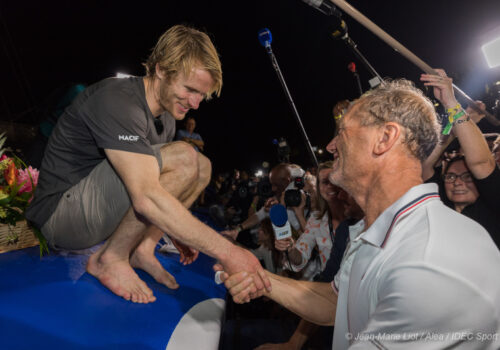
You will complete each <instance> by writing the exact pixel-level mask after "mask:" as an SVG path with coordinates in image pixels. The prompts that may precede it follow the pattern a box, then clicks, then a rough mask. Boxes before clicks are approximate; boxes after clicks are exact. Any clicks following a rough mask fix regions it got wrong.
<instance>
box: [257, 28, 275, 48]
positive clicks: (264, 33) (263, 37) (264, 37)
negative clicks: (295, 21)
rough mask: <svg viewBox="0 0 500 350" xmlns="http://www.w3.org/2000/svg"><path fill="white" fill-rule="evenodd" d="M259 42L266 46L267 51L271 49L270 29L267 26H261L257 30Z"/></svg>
mask: <svg viewBox="0 0 500 350" xmlns="http://www.w3.org/2000/svg"><path fill="white" fill-rule="evenodd" d="M259 42H260V44H261V45H262V46H264V47H265V48H266V51H267V52H270V51H271V43H272V42H273V36H272V35H271V31H270V30H269V29H267V28H262V29H261V30H259Z"/></svg>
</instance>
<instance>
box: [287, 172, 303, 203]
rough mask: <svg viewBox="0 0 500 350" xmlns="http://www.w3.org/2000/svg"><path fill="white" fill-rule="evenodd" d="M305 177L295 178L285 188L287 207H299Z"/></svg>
mask: <svg viewBox="0 0 500 350" xmlns="http://www.w3.org/2000/svg"><path fill="white" fill-rule="evenodd" d="M303 188H304V178H303V177H297V178H295V179H294V180H293V181H292V182H290V184H289V185H288V186H287V187H286V189H285V205H286V206H287V207H298V206H299V205H300V202H301V201H302V189H303Z"/></svg>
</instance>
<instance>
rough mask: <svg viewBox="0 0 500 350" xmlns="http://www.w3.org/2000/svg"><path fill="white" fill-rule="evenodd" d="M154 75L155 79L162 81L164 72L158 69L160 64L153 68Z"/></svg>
mask: <svg viewBox="0 0 500 350" xmlns="http://www.w3.org/2000/svg"><path fill="white" fill-rule="evenodd" d="M155 74H156V77H157V78H158V79H160V80H163V79H165V72H164V71H163V70H162V69H161V68H160V64H159V63H157V64H156V66H155Z"/></svg>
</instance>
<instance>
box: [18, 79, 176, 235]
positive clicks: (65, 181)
mask: <svg viewBox="0 0 500 350" xmlns="http://www.w3.org/2000/svg"><path fill="white" fill-rule="evenodd" d="M158 118H160V119H161V121H162V123H163V125H164V128H163V132H162V133H161V134H158V133H157V131H156V128H155V125H154V121H155V118H154V116H153V115H152V114H151V111H150V110H149V107H148V105H147V101H146V95H145V89H144V82H143V78H142V77H131V78H126V79H117V78H109V79H105V80H102V81H100V82H98V83H96V84H94V85H92V86H90V87H88V88H87V89H86V90H85V91H83V92H82V93H81V94H80V95H78V97H77V98H76V99H75V100H74V101H73V103H72V104H71V105H70V106H69V107H68V108H67V109H66V110H65V112H64V113H63V114H62V115H61V117H60V118H59V121H58V123H57V125H56V127H55V128H54V131H53V132H52V134H51V136H50V139H49V142H48V144H47V148H46V150H45V154H44V158H43V161H42V166H41V169H40V176H39V179H38V186H37V188H36V190H35V196H34V199H33V202H32V203H31V205H30V206H29V208H28V210H27V212H26V218H27V219H28V220H29V221H31V222H32V223H33V224H34V225H35V226H37V227H39V228H40V227H42V226H43V224H44V223H45V222H46V221H47V220H48V218H49V217H50V216H51V215H52V213H53V212H54V210H55V208H56V207H57V203H58V202H59V199H60V198H61V196H62V194H63V193H64V192H65V191H66V190H68V189H69V188H71V187H72V186H73V185H75V184H77V183H78V182H79V181H80V180H81V179H83V178H84V177H85V176H87V175H88V174H89V173H90V172H91V171H92V169H93V168H94V167H95V166H97V165H98V164H99V163H100V162H102V161H103V160H104V159H105V153H104V149H115V150H122V151H128V152H135V153H141V154H148V155H154V152H153V149H152V147H151V145H154V144H159V143H166V142H170V141H172V140H173V138H174V135H175V120H174V118H173V117H172V116H171V115H170V114H169V113H168V112H165V113H163V114H162V115H160V116H158Z"/></svg>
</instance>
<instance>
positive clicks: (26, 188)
mask: <svg viewBox="0 0 500 350" xmlns="http://www.w3.org/2000/svg"><path fill="white" fill-rule="evenodd" d="M29 174H31V179H32V180H33V185H34V186H35V187H36V185H37V184H38V174H39V171H38V170H37V169H33V168H32V167H31V166H29V167H28V168H27V169H20V170H19V173H18V175H17V183H18V184H19V185H20V184H22V183H23V182H24V184H23V185H22V186H21V188H20V189H19V193H24V192H33V190H34V187H33V186H31V180H30V175H29Z"/></svg>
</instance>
